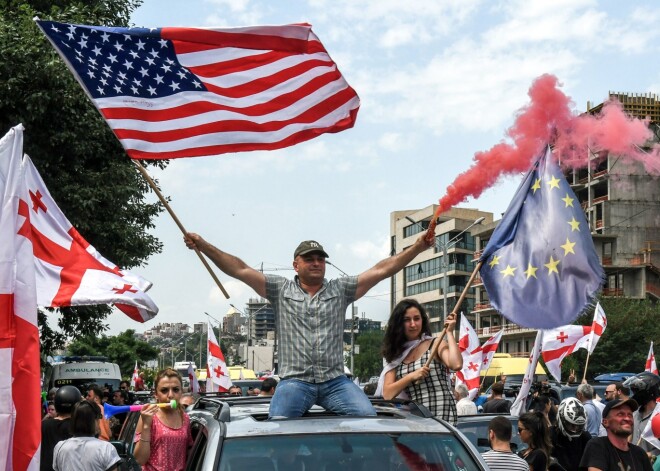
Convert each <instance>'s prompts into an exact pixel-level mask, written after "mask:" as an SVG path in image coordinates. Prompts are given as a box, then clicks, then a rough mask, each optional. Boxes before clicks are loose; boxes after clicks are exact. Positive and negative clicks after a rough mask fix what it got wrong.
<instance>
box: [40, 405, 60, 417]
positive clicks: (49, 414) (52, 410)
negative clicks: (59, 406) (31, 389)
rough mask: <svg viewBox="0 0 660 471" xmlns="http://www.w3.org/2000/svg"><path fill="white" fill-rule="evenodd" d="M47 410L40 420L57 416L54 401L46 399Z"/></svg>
mask: <svg viewBox="0 0 660 471" xmlns="http://www.w3.org/2000/svg"><path fill="white" fill-rule="evenodd" d="M47 404H48V409H47V410H48V412H47V413H46V415H45V416H44V418H43V419H42V420H48V419H54V418H55V417H57V412H55V401H48V403H47Z"/></svg>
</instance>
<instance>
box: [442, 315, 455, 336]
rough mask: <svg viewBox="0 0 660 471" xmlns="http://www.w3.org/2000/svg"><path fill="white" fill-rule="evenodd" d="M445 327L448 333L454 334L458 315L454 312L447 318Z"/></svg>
mask: <svg viewBox="0 0 660 471" xmlns="http://www.w3.org/2000/svg"><path fill="white" fill-rule="evenodd" d="M445 327H446V328H447V332H448V333H449V332H451V333H452V334H453V333H454V329H455V328H456V314H454V313H453V312H452V313H450V314H449V315H448V316H447V318H446V319H445Z"/></svg>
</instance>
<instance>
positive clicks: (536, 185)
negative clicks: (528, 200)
mask: <svg viewBox="0 0 660 471" xmlns="http://www.w3.org/2000/svg"><path fill="white" fill-rule="evenodd" d="M540 189H541V179H540V178H537V179H536V180H535V181H534V184H533V185H532V190H534V194H536V190H540Z"/></svg>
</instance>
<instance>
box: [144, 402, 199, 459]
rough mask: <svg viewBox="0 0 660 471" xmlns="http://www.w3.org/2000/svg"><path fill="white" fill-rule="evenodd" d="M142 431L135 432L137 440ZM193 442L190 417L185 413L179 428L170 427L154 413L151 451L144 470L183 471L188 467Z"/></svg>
mask: <svg viewBox="0 0 660 471" xmlns="http://www.w3.org/2000/svg"><path fill="white" fill-rule="evenodd" d="M141 435H142V434H141V433H136V434H135V439H134V440H135V442H137V441H138V440H140V436H141ZM192 444H193V439H192V434H191V432H190V417H188V414H186V413H184V414H183V423H182V424H181V427H179V428H170V427H168V426H167V425H165V424H164V423H163V422H161V421H160V419H159V418H158V415H154V418H153V421H152V422H151V453H150V454H149V460H147V462H146V463H145V465H144V466H143V467H142V470H143V471H183V470H184V469H185V467H186V458H187V456H188V448H189V447H191V446H192Z"/></svg>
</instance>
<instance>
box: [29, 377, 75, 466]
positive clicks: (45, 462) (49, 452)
mask: <svg viewBox="0 0 660 471" xmlns="http://www.w3.org/2000/svg"><path fill="white" fill-rule="evenodd" d="M80 399H82V394H80V390H79V389H78V388H77V387H75V386H70V385H67V386H62V387H61V388H59V389H57V391H55V393H54V395H53V405H54V406H55V412H56V413H57V416H56V417H55V418H54V419H53V420H46V421H43V422H41V465H40V468H39V469H40V471H52V469H53V450H54V449H55V445H57V443H59V442H61V441H62V440H66V439H67V438H71V428H70V427H69V421H70V419H71V412H73V407H74V406H75V405H76V404H77V403H78V402H80Z"/></svg>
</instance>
